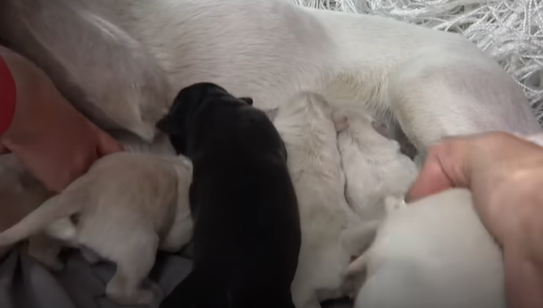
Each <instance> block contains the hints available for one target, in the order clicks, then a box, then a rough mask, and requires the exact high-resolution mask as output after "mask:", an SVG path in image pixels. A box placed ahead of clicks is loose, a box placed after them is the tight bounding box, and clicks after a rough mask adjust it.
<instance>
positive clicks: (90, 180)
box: [0, 153, 192, 305]
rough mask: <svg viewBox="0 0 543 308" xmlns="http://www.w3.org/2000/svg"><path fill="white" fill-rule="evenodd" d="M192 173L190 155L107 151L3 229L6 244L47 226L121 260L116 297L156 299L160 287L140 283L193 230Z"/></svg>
mask: <svg viewBox="0 0 543 308" xmlns="http://www.w3.org/2000/svg"><path fill="white" fill-rule="evenodd" d="M191 177H192V165H191V164H190V162H189V161H188V160H187V159H185V158H183V157H165V156H158V155H151V154H137V153H116V154H111V155H108V156H106V157H104V158H102V159H100V160H98V161H97V162H96V163H95V164H94V165H93V166H92V167H91V168H90V170H89V171H88V172H87V173H86V174H85V175H83V176H81V177H80V178H78V179H77V180H76V181H75V182H73V183H72V184H71V185H70V186H68V187H67V188H66V189H65V190H64V191H63V192H62V193H61V194H59V195H57V196H55V197H53V198H51V199H49V200H47V201H46V202H45V203H44V204H42V205H41V206H40V207H39V208H38V209H36V210H35V211H34V212H32V213H30V214H29V215H28V216H26V217H25V218H24V219H23V220H21V221H20V222H19V223H18V224H16V225H14V226H13V227H11V228H9V229H8V230H6V231H4V232H2V233H0V245H1V246H6V245H9V244H11V243H14V242H17V241H20V240H22V239H24V238H26V237H27V236H29V235H31V234H34V233H35V232H37V231H40V230H42V229H45V230H46V231H47V233H48V234H49V235H50V236H53V237H55V238H57V239H60V240H63V241H66V242H68V243H69V244H70V245H73V246H75V247H83V248H88V249H90V250H92V251H93V252H95V253H97V254H98V255H99V256H100V257H102V258H104V259H106V260H109V261H113V262H115V263H116V265H117V272H116V274H115V276H113V278H112V279H111V280H110V282H109V283H108V285H107V288H106V294H107V296H108V297H109V298H110V299H112V300H114V301H116V302H117V303H120V304H129V305H130V304H132V305H136V304H150V303H151V302H152V301H153V299H154V296H153V292H152V291H151V290H150V289H144V288H142V287H141V286H140V284H141V282H142V280H143V279H144V278H146V277H147V275H148V274H149V272H150V271H151V268H152V267H153V265H154V262H155V254H156V250H157V249H162V250H166V251H171V252H176V251H179V250H180V249H181V247H182V246H183V245H185V244H186V243H187V242H188V241H189V240H190V237H191V233H192V219H191V216H190V210H189V206H188V190H189V186H190V182H191ZM74 215H75V217H77V218H76V220H77V221H76V222H75V223H74V222H72V220H71V218H72V217H74Z"/></svg>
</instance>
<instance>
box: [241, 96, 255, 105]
mask: <svg viewBox="0 0 543 308" xmlns="http://www.w3.org/2000/svg"><path fill="white" fill-rule="evenodd" d="M239 99H241V100H242V101H244V102H246V103H247V104H249V105H251V106H252V105H253V99H252V98H250V97H240V98H239Z"/></svg>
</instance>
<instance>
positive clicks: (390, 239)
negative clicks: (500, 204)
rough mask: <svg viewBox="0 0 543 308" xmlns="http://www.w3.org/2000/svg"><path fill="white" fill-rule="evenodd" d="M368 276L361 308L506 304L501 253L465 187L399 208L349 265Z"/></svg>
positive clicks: (358, 303) (499, 306)
mask: <svg viewBox="0 0 543 308" xmlns="http://www.w3.org/2000/svg"><path fill="white" fill-rule="evenodd" d="M363 272H365V273H366V280H365V283H364V284H363V286H362V288H361V289H360V291H359V292H358V296H357V297H356V301H355V307H356V308H398V307H401V308H437V307H439V308H460V307H462V308H505V307H506V303H505V291H504V269H503V262H502V254H501V252H500V249H499V247H498V246H497V244H496V243H495V242H494V240H493V238H492V237H491V236H490V234H489V233H488V232H487V231H486V229H485V228H484V226H483V225H482V223H481V221H480V220H479V217H478V215H477V213H476V212H475V211H474V209H473V206H472V201H471V194H470V192H469V191H468V190H465V189H451V190H448V191H445V192H442V193H440V194H437V195H433V196H430V197H427V198H425V199H422V200H419V201H417V202H415V203H412V204H410V205H408V206H407V207H400V208H399V209H397V210H392V211H391V212H390V214H389V216H388V218H387V219H386V220H385V221H384V223H383V225H382V226H381V227H380V229H379V231H378V233H377V238H376V240H375V242H374V243H373V245H372V246H371V247H370V249H369V250H368V251H367V252H366V254H364V255H363V256H362V257H360V258H359V259H357V260H356V261H355V262H353V263H352V264H351V265H350V275H355V276H356V275H361V274H362V273H363Z"/></svg>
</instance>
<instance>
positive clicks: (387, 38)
mask: <svg viewBox="0 0 543 308" xmlns="http://www.w3.org/2000/svg"><path fill="white" fill-rule="evenodd" d="M0 36H2V38H3V39H4V41H6V42H7V43H8V44H9V45H10V47H12V48H14V49H15V50H17V51H19V52H21V53H22V54H24V55H25V56H27V57H29V58H30V59H32V60H33V61H35V62H36V63H37V64H38V65H39V66H40V67H42V68H43V69H44V70H45V71H46V72H47V73H48V75H49V76H51V78H52V79H53V81H54V82H55V84H56V85H57V86H58V87H59V88H60V89H61V92H62V93H63V94H64V95H65V96H66V97H68V98H69V100H70V101H73V102H74V104H76V105H77V106H79V107H80V109H82V110H84V111H85V113H86V114H87V115H92V116H93V119H95V121H97V122H98V120H101V121H99V122H108V123H109V122H113V123H112V124H115V125H117V126H120V127H121V128H125V129H128V130H130V131H132V132H134V133H136V134H138V135H139V136H141V137H143V138H144V139H146V140H151V138H152V136H153V135H154V132H153V130H152V127H151V126H152V125H151V124H152V123H155V122H156V120H157V119H158V118H160V117H161V115H163V114H165V113H166V110H167V108H168V106H169V104H171V102H172V101H173V98H174V97H175V95H176V94H177V93H176V92H177V90H176V89H179V88H183V87H186V86H189V85H191V84H193V83H196V82H201V81H211V82H214V83H216V84H220V85H222V86H224V87H226V88H227V89H229V91H231V92H232V93H233V94H234V95H235V96H244V95H250V96H251V97H253V98H254V99H255V106H256V107H259V108H266V109H267V108H273V107H277V106H278V105H279V102H285V101H287V100H288V99H289V98H290V97H292V96H293V95H295V94H296V93H298V92H299V91H300V90H307V91H312V92H316V93H318V94H322V95H323V96H324V97H325V99H326V100H327V101H329V102H331V103H332V104H334V105H335V106H344V105H353V106H354V107H357V108H360V109H363V110H365V111H366V112H369V113H370V115H372V116H374V117H376V118H377V120H378V121H380V122H383V121H385V122H390V121H394V122H396V123H397V124H399V127H401V129H402V130H403V131H404V133H405V135H406V136H407V138H408V139H409V140H410V141H411V142H412V143H413V144H414V145H415V147H416V148H417V149H418V150H419V151H421V152H424V151H425V150H426V148H427V147H428V146H429V145H431V144H433V143H435V142H437V141H439V140H441V138H442V137H444V136H451V135H459V134H470V133H476V132H482V131H494V130H502V131H508V132H511V133H515V132H517V133H520V134H531V133H536V132H541V128H540V126H539V125H538V123H537V121H536V119H535V117H534V116H533V114H532V111H531V109H530V107H529V105H528V103H527V100H526V97H525V96H524V94H523V92H522V88H521V87H520V86H519V85H518V84H516V83H515V81H514V80H513V79H512V78H511V77H510V76H509V75H508V74H506V73H505V71H504V70H503V69H502V68H501V67H500V66H499V65H498V64H497V63H496V62H495V61H494V60H493V59H491V58H490V56H488V55H487V54H485V53H484V52H482V51H481V50H479V49H478V48H477V47H476V46H475V45H473V44H472V43H471V42H469V41H468V40H466V39H465V38H463V37H462V36H460V35H458V34H452V33H446V32H441V31H435V30H432V29H428V28H424V27H421V26H417V25H412V24H406V23H404V22H400V21H396V20H392V19H388V18H383V17H378V16H371V15H367V14H347V13H339V12H330V11H321V10H316V9H310V8H302V7H298V6H295V5H293V4H292V3H289V1H287V0H267V1H254V0H229V1H223V0H200V1H192V0H178V1H169V0H117V1H109V0H3V1H0ZM242 44H243V50H242V51H241V50H240V48H239V46H240V45H242ZM89 46H90V47H89ZM82 48H83V49H84V50H86V51H87V52H85V53H84V54H83V53H81V52H79V50H81V49H82ZM217 50H220V51H221V52H217ZM82 71H84V72H85V74H81V72H82ZM172 85H174V86H173V87H172ZM353 102H356V103H354V104H353ZM153 121H155V122H153ZM104 125H105V124H104Z"/></svg>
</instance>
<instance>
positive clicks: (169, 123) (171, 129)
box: [156, 116, 177, 135]
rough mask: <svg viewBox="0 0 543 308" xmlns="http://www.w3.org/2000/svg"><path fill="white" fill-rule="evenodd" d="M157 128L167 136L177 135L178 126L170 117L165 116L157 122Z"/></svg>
mask: <svg viewBox="0 0 543 308" xmlns="http://www.w3.org/2000/svg"><path fill="white" fill-rule="evenodd" d="M156 127H157V128H158V129H159V130H161V131H162V132H164V133H166V134H167V135H172V134H175V133H176V131H177V126H176V125H175V121H173V119H172V118H171V117H170V116H165V117H163V118H162V119H160V121H158V122H157V124H156Z"/></svg>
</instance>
